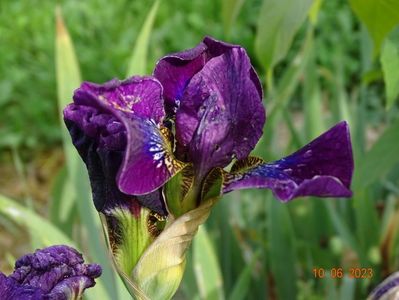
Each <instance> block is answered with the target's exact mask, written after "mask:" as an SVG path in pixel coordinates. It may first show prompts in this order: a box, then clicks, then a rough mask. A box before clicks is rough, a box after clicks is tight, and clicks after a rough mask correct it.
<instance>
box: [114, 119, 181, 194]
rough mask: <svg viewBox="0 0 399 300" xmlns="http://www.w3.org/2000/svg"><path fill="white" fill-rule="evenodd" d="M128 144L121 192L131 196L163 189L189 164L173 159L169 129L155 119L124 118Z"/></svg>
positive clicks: (120, 181)
mask: <svg viewBox="0 0 399 300" xmlns="http://www.w3.org/2000/svg"><path fill="white" fill-rule="evenodd" d="M123 122H124V124H125V127H126V129H127V140H128V141H131V142H128V144H127V148H126V152H125V157H124V160H123V163H122V166H121V168H120V169H119V173H118V178H117V183H118V187H119V189H120V190H121V191H122V192H124V193H126V194H131V195H143V194H148V193H149V192H153V191H155V190H156V189H158V188H160V187H161V186H162V185H163V184H164V183H165V182H167V181H168V180H169V178H171V177H172V176H174V175H175V174H176V173H177V172H179V171H180V170H181V169H182V168H183V167H184V166H185V163H182V162H180V161H178V160H176V159H175V158H174V157H173V153H172V149H171V145H170V141H169V140H168V135H169V134H168V132H167V129H166V128H164V127H162V128H158V126H157V125H156V124H155V123H154V122H153V121H151V120H143V119H139V118H130V119H129V118H125V119H123Z"/></svg>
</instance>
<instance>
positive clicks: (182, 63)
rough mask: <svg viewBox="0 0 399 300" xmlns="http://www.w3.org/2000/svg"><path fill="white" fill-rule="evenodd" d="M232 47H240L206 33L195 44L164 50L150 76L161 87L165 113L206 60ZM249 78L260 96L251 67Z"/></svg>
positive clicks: (173, 109) (176, 103)
mask: <svg viewBox="0 0 399 300" xmlns="http://www.w3.org/2000/svg"><path fill="white" fill-rule="evenodd" d="M234 48H236V49H242V48H241V46H239V45H233V44H228V43H225V42H222V41H218V40H215V39H214V38H212V37H209V36H207V37H205V38H204V40H203V41H202V42H201V43H199V44H198V45H197V46H196V47H194V48H192V49H188V50H185V51H181V52H177V53H172V54H168V55H166V56H164V57H163V58H161V59H160V60H159V61H158V63H157V65H156V67H155V69H154V76H155V77H156V78H157V79H158V80H159V81H160V82H161V83H162V86H163V87H164V95H165V106H166V110H167V112H168V114H169V115H174V114H175V112H176V109H177V108H178V106H179V103H180V101H181V100H182V97H183V93H184V90H185V88H186V87H187V85H188V84H189V82H190V80H191V78H192V77H193V76H194V75H195V74H196V73H198V72H199V71H201V70H202V68H203V67H204V66H205V64H207V62H208V61H209V60H211V59H212V58H214V57H217V56H220V55H222V54H224V53H226V52H228V51H230V50H232V49H234ZM250 78H251V80H252V81H253V83H254V84H255V86H256V89H257V91H258V93H259V96H260V98H262V87H261V83H260V81H259V78H258V76H257V74H256V72H255V69H254V68H253V67H251V70H250Z"/></svg>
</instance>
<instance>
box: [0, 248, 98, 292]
mask: <svg viewBox="0 0 399 300" xmlns="http://www.w3.org/2000/svg"><path fill="white" fill-rule="evenodd" d="M100 275H101V267H100V266H99V265H97V264H84V260H83V258H82V255H81V254H80V253H79V252H77V251H76V250H75V249H73V248H71V247H68V246H65V245H61V246H51V247H48V248H44V249H41V250H37V251H36V252H35V253H32V254H27V255H25V256H23V257H21V258H20V259H18V260H17V261H16V263H15V270H14V272H13V273H12V274H11V275H10V276H9V277H8V278H7V277H5V276H4V275H3V274H0V290H1V291H2V296H4V297H5V299H32V300H39V299H40V300H42V299H59V300H64V299H65V300H67V299H78V298H79V297H81V296H82V294H83V292H84V290H85V289H86V288H89V287H92V286H94V285H95V281H94V279H95V278H97V277H99V276H100Z"/></svg>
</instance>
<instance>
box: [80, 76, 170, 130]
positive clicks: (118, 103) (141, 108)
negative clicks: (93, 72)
mask: <svg viewBox="0 0 399 300" xmlns="http://www.w3.org/2000/svg"><path fill="white" fill-rule="evenodd" d="M73 99H74V103H75V104H77V105H84V106H94V107H96V108H103V109H106V110H109V109H112V110H111V111H124V112H128V113H131V114H133V115H135V116H138V117H141V118H145V119H152V120H154V121H155V122H156V123H160V122H161V121H162V120H163V117H164V116H165V111H164V108H163V100H162V86H161V84H160V83H159V82H158V80H156V79H155V78H153V77H149V76H144V77H139V76H134V77H131V78H129V79H127V80H125V81H120V80H117V79H114V80H111V81H108V82H106V83H104V84H95V83H91V82H84V83H82V85H81V86H80V88H79V89H77V90H76V91H75V94H74V96H73Z"/></svg>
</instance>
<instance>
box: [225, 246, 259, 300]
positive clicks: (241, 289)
mask: <svg viewBox="0 0 399 300" xmlns="http://www.w3.org/2000/svg"><path fill="white" fill-rule="evenodd" d="M259 256H260V251H258V252H256V253H255V255H254V256H253V257H252V259H251V261H250V263H249V264H247V266H246V267H245V268H244V269H243V270H242V272H241V274H240V276H239V277H238V279H237V281H236V283H235V284H234V285H233V290H232V291H231V293H230V295H229V298H228V299H229V300H242V299H247V298H248V291H249V288H250V286H251V277H252V270H253V268H254V267H255V263H256V261H257V259H258V258H259Z"/></svg>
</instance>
